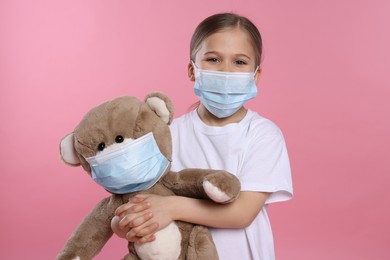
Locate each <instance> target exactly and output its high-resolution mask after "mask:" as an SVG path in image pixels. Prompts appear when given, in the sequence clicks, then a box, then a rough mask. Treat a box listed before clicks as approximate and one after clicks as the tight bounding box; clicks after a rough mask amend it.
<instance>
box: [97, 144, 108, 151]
mask: <svg viewBox="0 0 390 260" xmlns="http://www.w3.org/2000/svg"><path fill="white" fill-rule="evenodd" d="M105 147H106V144H105V143H100V144H99V145H98V150H99V151H103V150H104V148H105Z"/></svg>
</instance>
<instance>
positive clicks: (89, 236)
mask: <svg viewBox="0 0 390 260" xmlns="http://www.w3.org/2000/svg"><path fill="white" fill-rule="evenodd" d="M121 204H122V200H121V199H120V198H119V197H117V196H111V197H108V198H106V199H104V200H102V201H101V202H100V203H99V204H98V205H96V207H95V208H94V209H93V210H92V211H91V212H90V213H89V214H88V215H87V216H86V217H85V218H84V219H83V221H82V222H81V223H80V225H79V226H78V227H77V228H76V230H75V231H74V232H73V234H72V236H71V237H70V238H69V239H68V241H67V243H66V245H65V246H64V248H63V249H62V251H61V252H60V253H59V254H58V256H57V258H56V259H57V260H62V259H63V260H65V259H67V260H68V259H92V258H93V257H94V256H95V255H96V254H97V253H98V252H99V251H100V250H101V249H102V248H103V246H104V245H105V244H106V242H107V240H108V239H109V238H110V237H111V236H112V234H113V232H112V230H111V219H112V217H113V216H114V212H115V209H116V208H117V207H118V206H119V205H121Z"/></svg>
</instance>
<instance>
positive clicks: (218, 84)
mask: <svg viewBox="0 0 390 260" xmlns="http://www.w3.org/2000/svg"><path fill="white" fill-rule="evenodd" d="M192 65H193V66H194V72H195V86H194V91H195V94H196V95H197V96H198V97H199V99H200V101H201V102H202V104H203V105H204V106H205V107H206V108H207V110H208V111H209V112H210V113H212V114H213V115H214V116H216V117H218V118H225V117H229V116H231V115H233V114H234V113H236V112H237V111H238V110H239V109H240V108H241V107H242V106H243V105H244V104H245V103H246V102H247V101H248V100H250V99H252V98H255V97H256V95H257V86H256V82H255V74H256V71H257V69H258V67H257V68H256V70H255V71H254V72H222V71H214V70H202V69H199V68H198V67H196V65H195V63H194V62H192Z"/></svg>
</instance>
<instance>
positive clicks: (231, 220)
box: [116, 191, 269, 243]
mask: <svg viewBox="0 0 390 260" xmlns="http://www.w3.org/2000/svg"><path fill="white" fill-rule="evenodd" d="M268 196H269V193H265V192H252V191H244V192H240V196H239V197H238V198H237V200H236V201H234V202H233V203H229V204H216V203H214V202H210V201H207V200H199V199H192V198H188V197H181V196H168V197H163V196H157V195H137V196H136V197H137V198H135V199H134V200H133V201H131V202H130V203H127V204H124V205H122V206H121V207H119V208H118V209H117V211H116V215H117V216H119V219H120V221H118V223H119V228H120V229H123V230H126V231H127V230H129V232H127V235H126V238H127V239H128V240H129V241H132V242H139V243H144V242H149V241H152V240H153V239H154V233H155V232H156V231H157V230H159V229H162V228H164V227H166V226H167V225H168V224H169V223H170V222H172V221H174V220H181V221H186V222H190V223H194V224H200V225H205V226H209V227H215V228H244V227H247V226H248V225H249V224H250V223H251V222H252V221H253V219H254V218H255V217H256V215H257V214H258V213H259V212H260V210H261V209H262V207H263V205H264V203H265V201H266V199H267V198H268ZM150 213H151V214H150Z"/></svg>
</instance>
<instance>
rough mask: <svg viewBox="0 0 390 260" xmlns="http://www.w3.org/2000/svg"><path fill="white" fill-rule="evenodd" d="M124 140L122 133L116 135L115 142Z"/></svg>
mask: <svg viewBox="0 0 390 260" xmlns="http://www.w3.org/2000/svg"><path fill="white" fill-rule="evenodd" d="M123 140H124V138H123V136H121V135H117V136H116V137H115V142H116V143H122V142H123Z"/></svg>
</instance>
